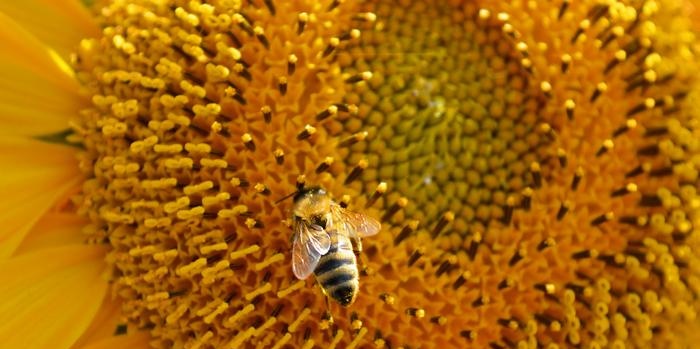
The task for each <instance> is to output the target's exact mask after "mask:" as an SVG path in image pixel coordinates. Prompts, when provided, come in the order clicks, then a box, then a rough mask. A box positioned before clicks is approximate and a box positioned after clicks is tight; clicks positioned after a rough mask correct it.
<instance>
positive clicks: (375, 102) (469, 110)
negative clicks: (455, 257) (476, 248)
mask: <svg viewBox="0 0 700 349" xmlns="http://www.w3.org/2000/svg"><path fill="white" fill-rule="evenodd" d="M369 10H371V11H374V12H376V13H377V14H378V15H379V17H380V18H381V20H380V21H379V22H378V24H377V26H376V28H375V30H373V31H372V32H367V33H363V36H362V38H361V42H360V45H359V47H357V48H353V49H352V50H350V51H349V52H347V53H345V54H342V55H341V56H340V62H341V64H343V65H345V66H347V67H348V69H354V70H357V71H364V70H370V71H372V72H373V74H374V75H373V77H372V79H370V80H369V81H368V84H367V85H360V86H357V87H356V88H355V89H354V91H353V93H352V94H350V95H348V96H347V97H346V99H347V101H349V102H350V103H354V104H357V105H358V106H359V110H360V116H361V117H362V118H353V119H348V120H346V122H345V129H346V130H347V131H350V132H353V131H355V130H360V129H365V130H368V131H369V132H370V135H371V136H373V137H372V140H371V142H369V144H358V145H356V146H354V147H353V148H351V154H350V156H349V157H348V160H347V162H348V165H350V166H352V165H356V164H358V163H360V162H361V161H363V160H364V161H367V162H368V164H369V166H368V168H369V169H368V170H366V171H365V172H364V173H363V177H362V178H363V179H364V181H363V183H364V184H365V185H364V188H363V189H364V190H365V191H371V190H373V187H374V186H376V183H377V182H379V181H387V182H388V184H389V188H392V190H393V191H395V192H396V193H398V194H400V195H403V196H404V197H406V198H407V199H408V200H409V201H410V202H412V203H416V204H411V205H409V206H408V207H406V214H407V215H409V216H411V217H415V218H416V219H419V220H421V221H427V222H430V221H436V220H438V219H439V218H440V217H441V216H442V215H443V214H445V213H446V212H452V214H454V215H455V216H456V217H457V218H456V219H455V222H454V228H455V230H457V231H459V232H460V233H461V234H465V233H469V232H475V231H482V232H483V230H484V229H485V227H486V226H487V225H488V223H489V222H490V221H491V220H492V219H495V218H502V217H503V216H504V208H505V206H506V205H507V201H508V200H509V196H513V197H515V194H519V193H520V191H521V190H523V189H524V188H525V187H526V186H528V185H531V184H532V177H531V176H529V175H528V173H527V172H528V171H529V170H530V168H531V165H532V164H533V163H534V162H536V161H537V160H538V158H541V157H542V154H543V148H545V147H544V146H545V145H547V144H548V143H549V141H550V140H549V139H548V138H547V137H546V135H544V134H543V133H541V132H539V129H538V115H537V113H538V109H539V108H540V103H538V93H540V90H539V88H538V87H535V88H533V87H532V86H529V83H528V73H527V71H526V67H524V66H523V64H522V59H523V55H522V54H521V53H520V52H518V51H516V50H515V45H514V41H513V39H512V38H511V37H509V36H508V35H507V34H506V33H504V31H503V29H502V26H503V23H502V21H499V19H498V18H490V17H489V16H487V15H486V14H485V13H482V14H480V15H479V14H477V13H476V10H475V8H474V7H473V6H470V5H466V6H464V7H457V6H451V5H448V4H443V5H439V6H435V5H434V4H433V5H428V4H427V3H426V2H422V1H414V2H410V5H409V6H407V7H402V6H393V5H391V4H388V3H379V4H375V5H373V7H372V8H370V9H369ZM540 97H541V96H540ZM540 102H541V100H540ZM535 166H536V165H535ZM398 194H397V195H398ZM510 200H513V199H510Z"/></svg>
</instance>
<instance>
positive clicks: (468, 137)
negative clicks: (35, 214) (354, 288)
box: [73, 0, 700, 348]
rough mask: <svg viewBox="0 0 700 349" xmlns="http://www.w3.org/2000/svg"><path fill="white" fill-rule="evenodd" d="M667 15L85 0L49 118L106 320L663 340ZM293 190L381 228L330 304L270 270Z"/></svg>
mask: <svg viewBox="0 0 700 349" xmlns="http://www.w3.org/2000/svg"><path fill="white" fill-rule="evenodd" d="M678 10H679V9H678V8H677V7H674V6H673V5H671V4H668V3H666V2H664V1H642V2H632V3H626V2H618V1H593V2H580V3H579V2H577V3H571V2H569V1H564V2H561V3H560V4H557V5H556V6H555V5H554V4H549V3H548V4H542V3H538V2H535V1H530V2H522V3H521V2H517V3H513V4H507V3H488V2H479V1H459V0H454V1H448V2H439V1H437V2H432V1H427V0H414V1H412V0H399V1H391V2H383V1H362V2H355V1H335V0H334V1H326V2H317V1H291V2H289V1H273V0H265V1H262V2H258V3H243V2H239V1H224V0H219V1H209V2H206V3H202V2H200V1H177V0H166V1H145V0H144V1H130V2H124V1H107V2H104V3H103V4H102V6H101V7H100V10H99V14H98V20H99V22H100V25H101V27H102V35H101V36H100V37H99V38H95V39H86V40H84V41H82V42H81V44H80V46H79V49H78V52H77V55H76V59H75V62H74V63H75V66H76V68H77V70H78V74H77V77H78V78H79V80H80V81H81V82H82V83H83V86H84V87H85V90H86V91H87V93H89V94H90V95H91V98H92V99H91V101H92V105H91V106H90V107H88V108H86V109H84V110H83V111H82V113H81V114H80V116H79V117H78V118H76V119H75V120H74V123H73V126H74V130H75V132H76V134H78V135H79V137H80V138H81V141H82V143H83V145H84V147H85V151H84V152H82V153H81V167H82V169H83V170H84V171H85V173H86V174H87V176H88V178H89V179H88V180H86V182H85V184H84V186H83V193H82V196H81V197H80V200H79V201H80V205H81V212H82V213H83V214H84V215H85V216H87V217H88V218H89V219H90V222H91V224H90V225H89V226H88V228H87V230H88V232H89V234H90V236H91V237H92V238H93V239H94V240H96V241H102V242H105V243H107V244H109V245H110V247H111V252H110V253H109V255H108V257H107V261H108V263H109V265H110V266H111V267H112V273H111V280H112V282H113V284H114V290H115V293H116V294H117V295H118V296H119V298H121V299H122V300H123V313H124V315H125V317H126V319H127V320H126V321H127V322H128V323H129V324H130V325H133V326H136V327H138V328H144V329H148V330H150V332H151V333H152V335H153V337H154V341H153V345H154V346H156V347H187V348H222V347H230V348H238V347H251V348H252V347H273V348H283V347H285V348H286V347H305V348H311V347H313V346H314V345H319V346H323V347H331V348H332V347H345V348H353V347H360V346H369V345H370V344H371V345H374V346H377V347H397V346H404V347H422V348H435V347H440V346H447V347H464V346H474V347H487V346H490V347H491V348H509V347H517V348H536V347H547V348H557V347H566V346H583V347H587V348H597V347H606V346H611V347H616V348H623V347H645V346H650V345H651V346H660V345H667V344H668V345H676V346H682V345H683V340H682V339H675V338H674V337H673V334H674V333H675V331H677V330H678V331H683V330H685V329H687V328H691V327H692V326H693V325H694V321H695V314H696V311H697V308H698V306H697V302H696V301H695V299H696V298H697V292H698V291H700V290H699V289H698V285H700V284H699V283H698V280H700V279H698V270H700V269H698V268H696V265H695V264H694V263H695V262H696V261H695V260H696V253H695V252H694V251H695V249H696V247H697V246H696V245H697V241H698V240H697V236H696V235H695V231H696V229H697V228H696V226H697V224H698V217H700V215H698V212H699V211H698V208H699V207H700V199H698V197H697V193H696V191H697V188H698V178H697V171H698V167H700V162H699V161H698V155H697V151H698V144H700V143H698V141H697V139H698V136H700V134H698V131H697V129H698V127H697V123H698V121H697V113H696V112H697V111H698V110H697V107H696V103H693V102H694V101H695V100H696V99H697V98H698V96H699V95H698V89H697V82H696V80H695V79H696V78H695V74H696V73H697V66H696V63H695V62H694V57H695V50H696V48H697V47H694V46H692V45H693V44H694V42H695V40H694V38H693V37H692V34H691V33H690V32H689V31H688V30H687V23H685V22H682V21H675V20H671V19H670V18H672V14H673V13H674V11H678ZM304 186H307V187H308V186H320V187H323V188H325V189H327V191H328V193H329V194H330V195H331V196H332V197H333V198H334V200H335V201H337V202H339V203H340V204H341V205H343V206H348V207H350V208H351V209H353V210H357V211H362V212H363V213H365V214H368V215H371V216H374V217H376V218H378V219H381V220H382V222H383V223H384V224H383V226H384V227H385V228H384V230H383V231H382V232H381V233H380V234H379V235H378V236H376V237H373V238H371V239H367V241H366V243H365V249H364V251H363V253H362V254H361V258H360V263H361V268H362V273H361V274H362V275H361V281H360V282H361V286H360V292H359V295H358V298H357V301H356V302H355V303H354V304H353V305H352V306H351V307H349V308H347V309H341V308H340V307H335V306H331V313H333V314H334V315H335V316H334V319H335V322H334V323H331V322H330V321H329V320H330V319H328V318H326V317H324V313H325V305H324V303H325V301H324V299H323V297H324V295H323V294H322V293H321V291H320V290H319V289H318V288H316V287H314V286H313V282H311V281H309V282H305V281H299V280H296V279H295V278H294V277H293V275H292V273H291V257H290V234H291V229H290V228H289V223H290V217H291V209H292V202H291V201H292V200H286V201H285V200H282V201H280V200H279V199H280V198H283V197H285V196H286V195H289V194H292V193H294V192H295V191H297V190H298V189H299V188H301V187H304ZM686 322H687V323H690V325H688V324H685V323H686Z"/></svg>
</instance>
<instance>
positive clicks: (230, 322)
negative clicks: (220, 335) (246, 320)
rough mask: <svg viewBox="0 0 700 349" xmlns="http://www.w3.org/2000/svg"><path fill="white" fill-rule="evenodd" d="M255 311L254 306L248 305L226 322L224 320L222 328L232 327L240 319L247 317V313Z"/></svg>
mask: <svg viewBox="0 0 700 349" xmlns="http://www.w3.org/2000/svg"><path fill="white" fill-rule="evenodd" d="M253 310H255V306H254V305H252V304H248V305H246V306H245V307H243V309H241V310H239V311H237V312H236V313H235V314H233V315H231V316H229V317H228V318H227V319H226V320H224V327H229V328H231V327H234V326H236V324H237V323H238V321H239V320H240V319H242V318H243V317H244V316H246V315H248V314H249V313H251V312H253Z"/></svg>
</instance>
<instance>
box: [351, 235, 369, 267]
mask: <svg viewBox="0 0 700 349" xmlns="http://www.w3.org/2000/svg"><path fill="white" fill-rule="evenodd" d="M352 241H353V244H352V252H353V253H354V254H355V258H357V266H358V269H360V272H362V273H363V274H365V275H367V263H365V260H364V258H362V240H361V239H360V238H359V237H358V238H354V239H352Z"/></svg>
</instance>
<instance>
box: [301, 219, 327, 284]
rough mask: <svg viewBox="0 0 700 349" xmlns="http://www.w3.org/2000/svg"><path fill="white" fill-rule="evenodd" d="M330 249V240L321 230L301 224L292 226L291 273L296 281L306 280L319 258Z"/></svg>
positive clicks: (317, 227) (314, 226)
mask: <svg viewBox="0 0 700 349" xmlns="http://www.w3.org/2000/svg"><path fill="white" fill-rule="evenodd" d="M330 248H331V238H330V236H329V235H328V233H327V232H326V231H325V230H323V228H321V227H319V226H317V225H311V226H310V225H307V224H304V223H303V222H297V223H295V224H294V241H293V242H292V271H293V272H294V276H296V277H297V278H298V279H300V280H303V279H306V278H307V277H308V276H309V275H311V273H313V272H314V269H316V266H317V265H318V261H319V259H321V256H323V255H324V254H326V253H328V250H329V249H330Z"/></svg>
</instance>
